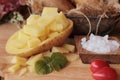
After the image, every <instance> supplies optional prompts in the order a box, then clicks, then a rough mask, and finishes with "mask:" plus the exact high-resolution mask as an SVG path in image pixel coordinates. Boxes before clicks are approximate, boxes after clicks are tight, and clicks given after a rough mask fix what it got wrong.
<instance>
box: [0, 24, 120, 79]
mask: <svg viewBox="0 0 120 80" xmlns="http://www.w3.org/2000/svg"><path fill="white" fill-rule="evenodd" d="M16 30H18V28H17V27H16V26H15V25H12V24H4V25H1V26H0V70H1V71H0V75H1V76H3V77H4V79H5V80H93V79H92V76H91V75H92V74H91V71H90V69H89V67H90V65H89V64H83V63H82V62H81V60H80V59H78V60H76V61H74V62H72V63H70V64H69V65H68V66H67V67H66V68H64V69H63V70H61V71H59V72H52V73H50V74H48V75H37V74H35V73H27V74H25V75H24V76H18V74H17V73H16V74H10V73H5V72H4V71H5V69H6V66H7V65H8V64H9V61H10V59H11V56H10V55H8V54H7V53H6V52H5V44H6V41H7V39H8V38H9V37H10V36H11V35H12V34H13V33H14V32H15V31H16ZM13 45H14V44H13ZM111 67H113V68H114V69H115V70H116V71H117V73H118V76H119V80H120V64H114V65H113V64H111Z"/></svg>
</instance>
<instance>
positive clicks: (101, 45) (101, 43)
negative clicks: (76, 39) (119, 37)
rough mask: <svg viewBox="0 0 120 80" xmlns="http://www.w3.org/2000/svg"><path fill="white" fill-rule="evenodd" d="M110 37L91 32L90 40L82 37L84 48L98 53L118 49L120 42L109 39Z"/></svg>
mask: <svg viewBox="0 0 120 80" xmlns="http://www.w3.org/2000/svg"><path fill="white" fill-rule="evenodd" d="M108 37H109V36H108V35H105V36H104V37H102V36H96V35H93V34H91V35H90V38H89V40H87V39H86V38H82V39H81V45H82V48H84V49H86V50H88V51H92V52H96V53H107V52H111V51H115V50H117V49H118V48H119V46H120V44H119V43H118V42H117V41H115V40H108Z"/></svg>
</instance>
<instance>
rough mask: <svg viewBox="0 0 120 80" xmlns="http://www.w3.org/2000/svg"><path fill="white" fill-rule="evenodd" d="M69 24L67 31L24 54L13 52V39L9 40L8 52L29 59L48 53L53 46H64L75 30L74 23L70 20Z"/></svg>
mask: <svg viewBox="0 0 120 80" xmlns="http://www.w3.org/2000/svg"><path fill="white" fill-rule="evenodd" d="M69 23H70V24H69V26H68V27H67V28H66V29H65V30H63V31H62V32H60V33H59V34H58V35H57V36H54V37H50V38H47V39H46V40H44V41H43V42H41V43H40V44H39V45H38V46H36V47H34V48H30V49H26V50H23V51H22V52H19V51H14V50H12V48H11V46H12V45H11V46H10V45H9V43H10V40H11V39H9V40H8V41H7V44H6V51H7V52H8V53H9V54H12V55H18V56H22V57H29V56H32V55H35V54H38V53H40V52H44V51H47V50H49V49H51V48H52V47H53V46H59V45H62V44H63V43H64V41H65V40H66V39H67V38H68V36H69V35H70V34H71V32H72V30H73V22H72V21H71V20H69ZM13 45H14V44H13Z"/></svg>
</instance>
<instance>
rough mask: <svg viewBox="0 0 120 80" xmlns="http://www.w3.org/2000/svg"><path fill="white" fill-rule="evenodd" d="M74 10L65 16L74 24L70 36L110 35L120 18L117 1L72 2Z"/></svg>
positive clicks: (75, 0)
mask: <svg viewBox="0 0 120 80" xmlns="http://www.w3.org/2000/svg"><path fill="white" fill-rule="evenodd" d="M73 1H74V2H75V4H76V8H75V9H71V10H70V11H69V12H68V13H67V16H68V17H69V18H70V19H71V20H73V22H74V26H75V27H74V30H73V33H72V35H73V36H74V35H87V34H90V32H91V33H94V34H98V35H105V34H110V33H111V32H113V29H114V28H116V26H117V23H118V22H119V17H120V13H119V11H120V3H119V2H118V0H73Z"/></svg>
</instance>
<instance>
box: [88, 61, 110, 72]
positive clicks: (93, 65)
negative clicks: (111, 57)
mask: <svg viewBox="0 0 120 80" xmlns="http://www.w3.org/2000/svg"><path fill="white" fill-rule="evenodd" d="M103 67H109V64H108V63H107V62H105V61H103V60H99V59H95V60H93V61H92V63H91V65H90V69H91V71H92V72H93V73H95V72H97V71H98V70H100V69H101V68H103Z"/></svg>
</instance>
